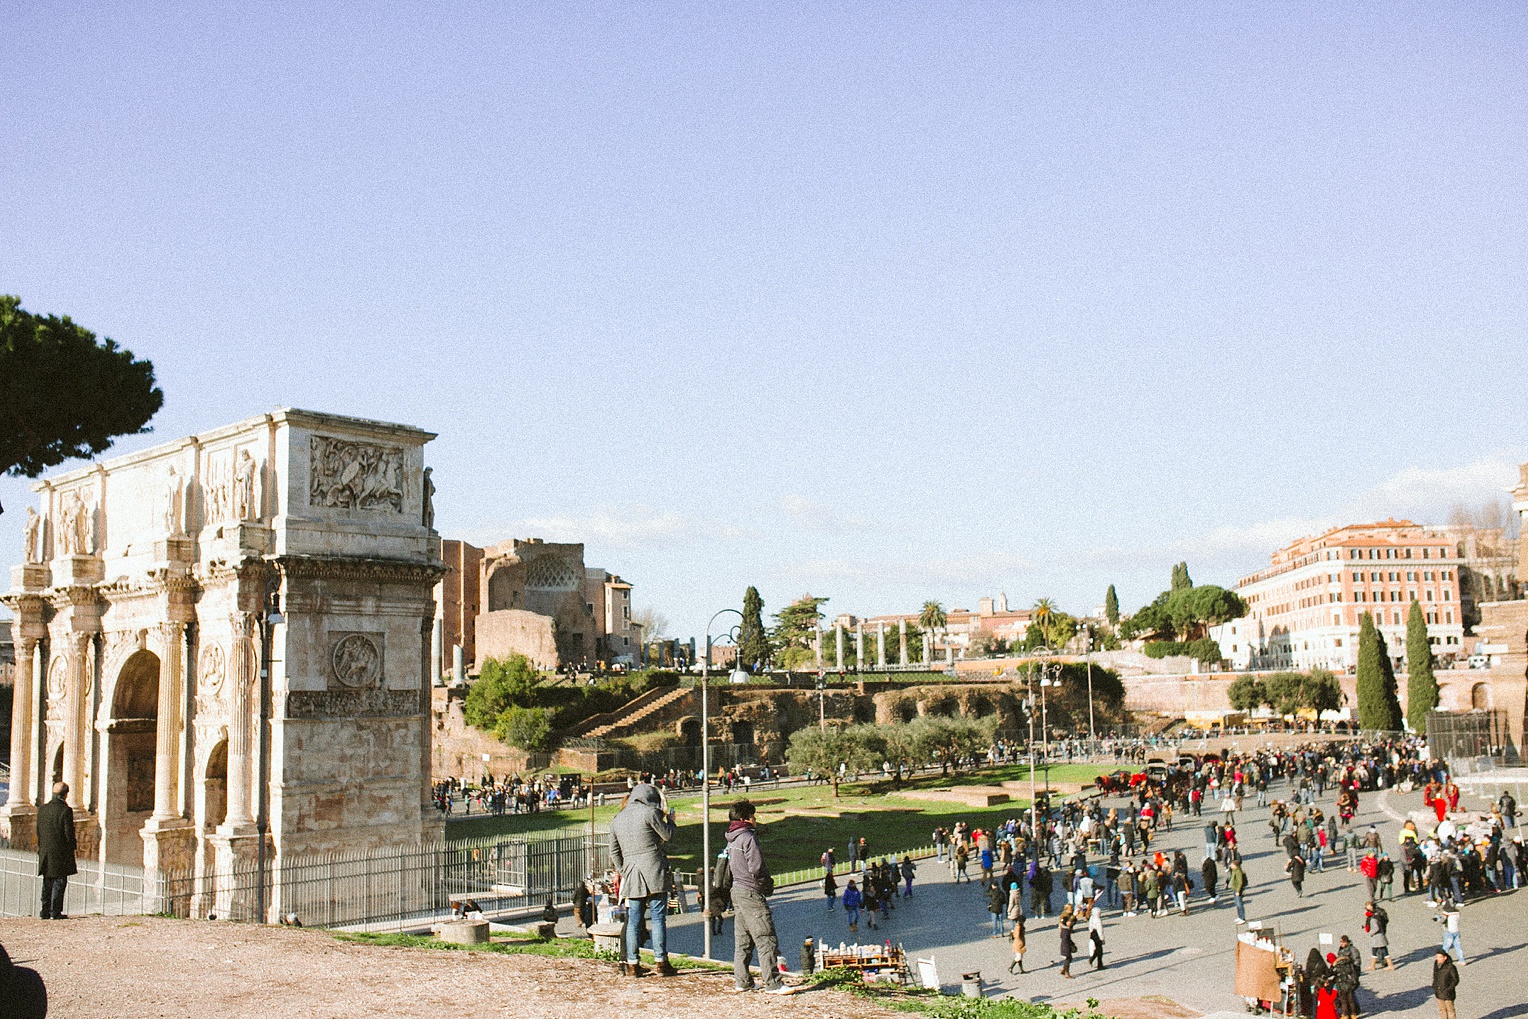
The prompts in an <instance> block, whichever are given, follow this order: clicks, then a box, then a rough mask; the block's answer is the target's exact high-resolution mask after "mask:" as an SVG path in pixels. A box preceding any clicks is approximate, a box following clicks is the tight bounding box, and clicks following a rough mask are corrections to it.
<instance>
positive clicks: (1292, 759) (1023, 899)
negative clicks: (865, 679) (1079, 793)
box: [933, 738, 1528, 1019]
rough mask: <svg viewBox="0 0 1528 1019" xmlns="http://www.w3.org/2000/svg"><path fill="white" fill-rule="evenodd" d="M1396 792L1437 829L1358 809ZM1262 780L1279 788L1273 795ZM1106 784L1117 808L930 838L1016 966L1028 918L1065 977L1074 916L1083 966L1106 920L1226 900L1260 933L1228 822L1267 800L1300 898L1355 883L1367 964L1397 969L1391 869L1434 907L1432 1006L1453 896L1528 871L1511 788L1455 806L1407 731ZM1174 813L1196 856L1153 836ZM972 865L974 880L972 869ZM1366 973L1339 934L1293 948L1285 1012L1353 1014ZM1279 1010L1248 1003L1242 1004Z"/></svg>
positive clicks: (1197, 763)
mask: <svg viewBox="0 0 1528 1019" xmlns="http://www.w3.org/2000/svg"><path fill="white" fill-rule="evenodd" d="M1396 787H1401V788H1402V789H1404V790H1406V791H1410V790H1412V789H1416V788H1423V789H1424V800H1425V802H1426V803H1427V805H1428V807H1429V808H1433V807H1435V805H1440V804H1441V807H1440V808H1439V818H1440V819H1439V821H1438V823H1437V825H1436V826H1429V827H1428V829H1427V830H1426V831H1419V830H1418V825H1417V824H1416V822H1414V821H1409V820H1408V821H1407V822H1406V823H1405V824H1404V825H1403V826H1402V827H1401V829H1400V832H1399V835H1398V836H1397V839H1396V844H1395V845H1394V846H1393V847H1392V846H1387V845H1386V840H1385V836H1384V835H1382V834H1381V832H1380V831H1379V829H1378V827H1377V826H1375V825H1373V824H1362V823H1360V822H1358V820H1357V817H1358V814H1359V810H1360V805H1361V803H1362V801H1363V800H1364V798H1365V797H1367V796H1368V795H1370V794H1372V793H1374V792H1376V791H1378V790H1381V789H1389V788H1396ZM1274 789H1278V791H1279V792H1280V793H1282V798H1274V797H1273V796H1272V791H1273V790H1274ZM1118 791H1119V792H1120V793H1122V794H1124V795H1125V797H1126V801H1125V803H1124V804H1120V803H1118V802H1114V803H1111V802H1110V801H1109V800H1108V799H1107V798H1105V797H1103V796H1099V797H1096V798H1090V799H1079V800H1072V801H1068V802H1064V803H1061V804H1059V805H1056V806H1050V805H1048V804H1040V805H1038V807H1039V809H1037V810H1036V812H1035V814H1034V816H1033V818H1031V816H1030V815H1029V814H1027V813H1026V814H1021V815H1018V816H1015V817H1013V818H1010V819H1009V820H1007V821H1006V822H1004V823H1003V824H1001V825H998V826H996V827H995V828H994V829H992V830H990V831H984V830H981V829H979V828H967V826H965V825H963V824H957V825H955V826H954V828H953V829H951V830H948V831H946V830H944V829H939V830H936V831H935V832H934V833H933V843H934V848H935V854H936V857H937V858H938V859H939V860H940V861H941V862H947V865H948V868H949V876H950V880H951V881H952V882H954V883H957V884H959V883H962V882H968V881H969V882H972V883H973V884H975V883H976V881H977V880H979V881H980V886H979V887H981V888H982V889H983V891H984V893H985V894H984V905H985V908H986V912H987V913H988V914H989V915H990V918H991V921H992V936H993V937H1011V938H1012V939H1013V943H1014V962H1013V964H1012V967H1011V969H1012V971H1013V972H1024V969H1023V958H1024V954H1025V949H1026V941H1027V940H1028V935H1029V934H1030V933H1032V931H1030V930H1027V929H1026V924H1028V925H1029V926H1031V927H1032V925H1033V921H1034V920H1036V919H1047V920H1048V919H1049V918H1050V917H1052V916H1054V917H1055V918H1056V932H1057V950H1058V953H1059V961H1060V964H1061V974H1062V975H1063V976H1066V977H1071V976H1072V971H1071V963H1072V960H1073V957H1074V955H1075V953H1076V952H1077V950H1078V949H1077V937H1076V931H1077V929H1078V928H1079V927H1082V928H1084V929H1086V930H1087V932H1088V942H1089V946H1090V950H1089V959H1090V962H1092V964H1093V965H1094V966H1095V967H1097V968H1103V965H1104V962H1103V943H1104V921H1105V917H1106V915H1108V916H1112V917H1116V918H1118V919H1120V920H1130V919H1132V918H1135V917H1148V918H1151V919H1162V918H1165V917H1169V916H1172V915H1187V914H1188V913H1189V912H1190V911H1191V910H1192V909H1193V908H1194V906H1195V904H1196V903H1200V904H1203V905H1206V906H1211V905H1215V904H1216V903H1218V902H1219V901H1220V900H1221V898H1222V897H1224V896H1229V897H1230V899H1231V900H1232V902H1233V903H1234V906H1235V910H1236V920H1235V924H1236V926H1237V927H1238V928H1239V929H1240V928H1242V927H1244V926H1250V927H1251V928H1253V930H1252V931H1251V932H1249V933H1248V934H1244V935H1242V937H1243V939H1244V940H1250V941H1256V940H1257V939H1258V938H1265V937H1267V936H1268V934H1267V931H1268V928H1269V927H1271V924H1268V925H1265V924H1263V923H1260V922H1258V921H1257V920H1255V919H1253V920H1250V921H1249V916H1248V902H1247V890H1248V888H1249V886H1250V885H1251V884H1252V881H1251V878H1249V876H1248V873H1247V870H1246V869H1245V867H1244V860H1243V854H1244V852H1246V851H1247V850H1246V842H1245V839H1246V836H1244V835H1243V834H1242V833H1241V832H1239V831H1238V819H1239V818H1245V817H1246V814H1247V811H1248V810H1250V809H1254V808H1267V811H1268V813H1267V818H1268V820H1267V824H1268V830H1269V832H1270V836H1271V838H1272V840H1273V841H1274V842H1275V843H1276V844H1277V845H1278V846H1280V847H1281V848H1282V849H1283V853H1282V854H1281V855H1280V856H1279V858H1280V859H1282V860H1283V869H1284V873H1285V875H1286V876H1287V877H1288V879H1289V881H1290V883H1291V885H1292V887H1293V888H1294V890H1295V893H1296V894H1297V895H1303V893H1304V887H1303V885H1304V881H1305V876H1306V874H1307V872H1309V871H1313V872H1316V873H1321V872H1324V871H1327V870H1330V869H1340V870H1341V871H1342V872H1343V873H1344V874H1345V875H1352V880H1353V882H1354V883H1355V884H1361V887H1363V888H1364V890H1365V892H1366V900H1365V907H1364V911H1363V914H1362V931H1361V936H1362V937H1363V939H1364V940H1365V941H1366V942H1367V946H1368V949H1369V962H1368V968H1369V969H1370V971H1373V970H1377V969H1381V968H1383V969H1385V970H1393V969H1394V968H1395V960H1394V959H1393V958H1392V957H1391V956H1390V952H1389V937H1390V915H1389V912H1388V910H1387V909H1386V908H1385V903H1389V902H1393V901H1394V900H1395V898H1396V894H1397V893H1396V888H1395V883H1396V882H1395V878H1396V871H1397V870H1399V871H1400V872H1401V876H1402V882H1401V889H1400V894H1402V895H1410V894H1426V895H1427V896H1428V898H1427V900H1426V903H1425V904H1426V905H1427V906H1428V907H1430V908H1435V909H1436V913H1435V915H1434V920H1435V921H1436V922H1437V923H1438V924H1439V928H1440V934H1441V938H1440V948H1439V954H1438V956H1437V958H1436V959H1435V960H1434V961H1435V971H1436V979H1435V981H1434V987H1435V990H1436V991H1437V994H1438V1000H1439V1001H1440V1003H1441V1002H1444V1001H1445V1000H1447V1001H1448V1002H1450V1003H1451V1002H1452V1001H1453V996H1454V994H1455V992H1456V989H1457V986H1458V982H1459V981H1458V973H1457V970H1456V969H1455V967H1456V966H1462V965H1464V961H1465V957H1464V949H1463V938H1462V935H1461V932H1460V916H1461V914H1460V909H1459V906H1460V904H1461V903H1463V902H1464V901H1466V899H1467V898H1470V897H1472V896H1479V895H1491V894H1496V893H1499V892H1502V891H1506V890H1509V889H1513V888H1517V887H1520V885H1521V882H1522V875H1523V873H1524V870H1525V867H1528V856H1525V852H1528V851H1525V848H1524V845H1523V843H1522V841H1521V839H1519V838H1517V837H1515V836H1513V834H1512V831H1513V828H1514V826H1515V823H1516V812H1517V804H1516V802H1515V801H1514V800H1513V798H1512V797H1511V796H1510V795H1509V794H1503V796H1502V797H1501V799H1500V800H1499V801H1498V802H1497V803H1496V804H1494V805H1493V806H1492V807H1491V809H1490V811H1489V815H1488V816H1486V817H1484V818H1479V819H1475V820H1467V819H1465V818H1463V817H1460V816H1459V815H1458V814H1457V813H1456V811H1457V807H1458V802H1459V801H1458V787H1457V786H1456V785H1454V784H1453V782H1452V781H1451V780H1450V779H1449V777H1448V775H1447V774H1446V772H1445V766H1444V765H1443V763H1442V762H1439V761H1435V760H1428V759H1427V758H1426V756H1425V753H1424V747H1423V744H1422V743H1421V742H1420V741H1419V740H1416V739H1412V738H1397V739H1392V740H1384V741H1379V742H1373V743H1356V742H1344V743H1337V742H1331V743H1311V744H1307V745H1305V746H1302V747H1299V748H1296V749H1290V750H1264V751H1258V752H1255V753H1250V754H1240V755H1232V756H1229V757H1225V758H1222V757H1218V756H1215V755H1204V756H1194V755H1184V757H1183V758H1182V762H1181V763H1180V764H1179V766H1177V767H1176V768H1172V769H1170V770H1169V771H1168V773H1167V774H1166V775H1165V776H1163V777H1160V778H1151V777H1148V776H1145V775H1136V776H1132V777H1131V780H1130V783H1129V784H1128V787H1126V788H1121V789H1119V790H1118ZM1212 808H1213V809H1212ZM1175 819H1176V821H1177V823H1178V825H1179V826H1180V828H1181V827H1182V826H1183V824H1184V822H1185V819H1192V821H1193V823H1194V824H1195V825H1196V826H1199V825H1202V830H1203V834H1204V843H1203V853H1202V855H1201V856H1200V858H1199V860H1198V861H1197V865H1195V863H1194V862H1192V861H1191V860H1190V858H1189V853H1188V852H1186V851H1184V850H1183V849H1173V850H1163V849H1159V848H1158V847H1157V845H1156V844H1155V843H1156V842H1157V840H1159V838H1160V837H1161V835H1162V834H1164V833H1165V832H1168V831H1171V830H1172V827H1173V824H1174V821H1175ZM1248 820H1249V821H1250V818H1248ZM1392 848H1393V849H1394V851H1395V853H1396V854H1397V855H1396V856H1392V853H1391V850H1392ZM1260 869H1261V868H1260ZM977 870H979V872H980V876H979V878H973V871H977ZM1262 876H1263V878H1264V880H1266V879H1267V877H1268V875H1262ZM1358 919H1359V918H1358V917H1356V916H1355V918H1354V925H1355V927H1356V926H1358ZM1354 933H1355V934H1357V933H1358V932H1356V931H1355V932H1354ZM1363 969H1364V959H1363V955H1362V952H1361V950H1360V949H1359V947H1358V945H1357V944H1356V943H1355V942H1354V940H1353V937H1352V936H1350V935H1348V934H1344V935H1342V937H1341V938H1340V939H1339V941H1338V943H1337V944H1336V945H1335V946H1332V948H1331V950H1330V951H1321V950H1317V949H1312V950H1311V952H1310V953H1309V954H1308V955H1307V957H1306V958H1305V960H1304V962H1303V963H1299V962H1297V961H1296V960H1294V959H1293V958H1292V957H1291V960H1290V965H1289V966H1288V967H1287V968H1286V971H1285V972H1286V980H1285V983H1286V993H1287V994H1288V996H1289V999H1290V1000H1289V1005H1290V1008H1291V1010H1292V1011H1293V1012H1295V1013H1297V1014H1300V1015H1305V1016H1314V1017H1317V1019H1351V1017H1355V1016H1357V1014H1358V1004H1357V1001H1358V992H1359V988H1360V986H1361V974H1362V971H1363ZM1276 1005H1277V1003H1275V1002H1271V1001H1254V1002H1250V1003H1249V1006H1250V1007H1251V1008H1252V1009H1254V1010H1269V1009H1272V1008H1275V1007H1276ZM1442 1007H1443V1006H1442V1005H1441V1004H1440V1009H1442ZM1449 1007H1450V1008H1451V1004H1450V1006H1449Z"/></svg>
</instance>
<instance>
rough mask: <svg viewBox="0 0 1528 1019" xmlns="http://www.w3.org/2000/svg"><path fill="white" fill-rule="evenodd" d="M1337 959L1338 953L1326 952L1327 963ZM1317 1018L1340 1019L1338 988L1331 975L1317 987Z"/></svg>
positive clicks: (1329, 963)
mask: <svg viewBox="0 0 1528 1019" xmlns="http://www.w3.org/2000/svg"><path fill="white" fill-rule="evenodd" d="M1336 961H1337V953H1335V952H1328V953H1327V954H1326V962H1327V965H1328V966H1330V965H1331V964H1332V963H1334V962H1336ZM1316 1019H1339V1017H1338V1015H1337V988H1335V987H1333V986H1332V979H1331V977H1327V978H1326V979H1325V980H1322V981H1321V983H1320V985H1319V986H1317V988H1316Z"/></svg>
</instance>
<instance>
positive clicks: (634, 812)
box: [610, 783, 675, 977]
mask: <svg viewBox="0 0 1528 1019" xmlns="http://www.w3.org/2000/svg"><path fill="white" fill-rule="evenodd" d="M673 837H674V815H673V812H672V811H670V810H669V809H668V804H667V802H665V801H664V799H663V793H662V792H660V791H659V790H658V789H657V787H655V786H650V785H647V784H646V783H643V784H642V785H639V786H636V787H635V788H633V789H632V791H631V792H630V793H628V794H627V796H626V806H624V807H622V808H621V812H620V813H619V814H617V815H616V816H615V820H613V821H611V822H610V859H611V862H613V863H614V864H615V867H616V870H617V871H619V872H620V875H621V898H622V899H624V900H625V902H626V961H625V962H623V963H621V975H622V976H634V977H639V976H641V975H642V965H641V960H642V955H641V948H642V917H643V914H644V913H645V914H646V915H647V917H648V922H649V926H650V928H651V930H652V937H653V972H655V973H657V974H658V975H659V976H663V977H671V976H673V975H674V973H675V970H674V967H673V965H672V964H670V963H669V960H668V882H669V862H668V853H667V852H666V851H665V850H664V848H663V844H664V843H665V842H667V841H669V839H672V838H673Z"/></svg>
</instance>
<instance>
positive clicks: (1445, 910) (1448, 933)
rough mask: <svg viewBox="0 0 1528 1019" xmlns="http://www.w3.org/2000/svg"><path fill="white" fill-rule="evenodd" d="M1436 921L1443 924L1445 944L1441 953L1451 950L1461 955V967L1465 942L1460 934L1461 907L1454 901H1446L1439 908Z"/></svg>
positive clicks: (1441, 948) (1441, 947)
mask: <svg viewBox="0 0 1528 1019" xmlns="http://www.w3.org/2000/svg"><path fill="white" fill-rule="evenodd" d="M1438 914H1439V915H1438V917H1436V919H1437V920H1438V921H1439V922H1440V923H1442V924H1443V944H1442V945H1441V946H1440V947H1439V949H1438V950H1439V951H1440V952H1448V951H1450V950H1451V949H1452V950H1456V951H1458V953H1459V965H1461V966H1463V965H1464V940H1463V938H1462V937H1461V936H1460V933H1459V905H1458V903H1456V902H1455V901H1454V900H1453V899H1444V900H1443V904H1442V905H1441V906H1440V907H1439V908H1438Z"/></svg>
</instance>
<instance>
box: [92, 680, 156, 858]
mask: <svg viewBox="0 0 1528 1019" xmlns="http://www.w3.org/2000/svg"><path fill="white" fill-rule="evenodd" d="M158 717H159V656H158V655H155V654H154V653H153V652H152V651H138V652H135V653H134V654H133V655H131V656H130V657H129V658H128V659H127V661H125V662H123V663H122V669H121V671H119V672H118V673H117V682H116V684H115V685H114V686H113V688H112V695H111V716H110V718H109V719H108V720H107V724H106V735H105V743H106V746H105V747H104V748H103V754H102V756H103V757H104V758H105V761H106V768H105V773H104V776H103V778H104V782H105V787H104V792H103V795H102V797H101V840H102V844H103V846H104V848H105V855H106V860H107V862H109V863H142V862H143V839H142V838H141V837H140V836H139V834H138V832H139V831H140V830H141V829H142V828H143V822H144V821H146V820H148V818H149V816H150V815H151V814H152V813H153V812H154V782H155V778H156V776H155V745H154V737H155V727H156V725H157V723H158Z"/></svg>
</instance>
